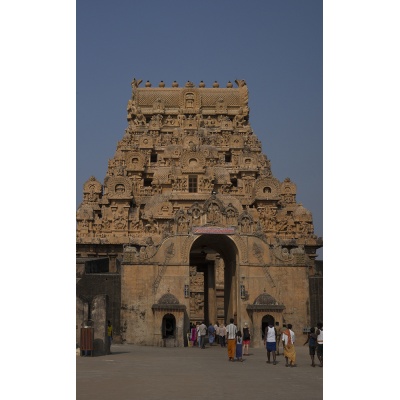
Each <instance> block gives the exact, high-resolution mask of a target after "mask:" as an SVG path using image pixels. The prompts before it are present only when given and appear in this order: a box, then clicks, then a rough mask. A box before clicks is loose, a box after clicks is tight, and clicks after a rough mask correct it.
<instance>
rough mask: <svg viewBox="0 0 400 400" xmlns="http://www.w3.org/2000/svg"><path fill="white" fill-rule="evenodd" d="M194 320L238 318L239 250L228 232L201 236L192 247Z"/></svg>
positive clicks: (191, 301) (190, 316)
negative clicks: (226, 233) (227, 234)
mask: <svg viewBox="0 0 400 400" xmlns="http://www.w3.org/2000/svg"><path fill="white" fill-rule="evenodd" d="M189 268H190V313H189V319H190V322H191V323H196V322H200V321H204V322H205V323H206V324H207V325H209V324H210V323H212V324H213V325H214V324H215V322H217V321H218V323H222V322H223V323H226V321H229V319H230V318H234V319H235V321H236V317H237V310H238V296H239V291H238V270H239V268H238V250H237V247H236V245H235V243H234V242H233V241H232V240H231V239H230V238H229V237H228V236H226V235H212V234H205V235H201V236H200V237H199V238H198V239H197V240H196V241H195V242H194V243H193V245H192V248H191V250H190V267H189Z"/></svg>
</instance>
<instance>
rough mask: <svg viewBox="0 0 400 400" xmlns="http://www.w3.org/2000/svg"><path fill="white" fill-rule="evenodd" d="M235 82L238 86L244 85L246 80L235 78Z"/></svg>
mask: <svg viewBox="0 0 400 400" xmlns="http://www.w3.org/2000/svg"><path fill="white" fill-rule="evenodd" d="M235 82H236V84H237V85H238V86H239V87H243V86H246V81H245V80H244V79H235Z"/></svg>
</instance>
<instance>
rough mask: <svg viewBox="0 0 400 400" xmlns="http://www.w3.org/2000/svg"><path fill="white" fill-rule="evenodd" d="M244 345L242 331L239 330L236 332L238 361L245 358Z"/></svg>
mask: <svg viewBox="0 0 400 400" xmlns="http://www.w3.org/2000/svg"><path fill="white" fill-rule="evenodd" d="M242 347H243V338H242V332H241V331H238V332H237V334H236V359H237V360H238V361H243V358H242Z"/></svg>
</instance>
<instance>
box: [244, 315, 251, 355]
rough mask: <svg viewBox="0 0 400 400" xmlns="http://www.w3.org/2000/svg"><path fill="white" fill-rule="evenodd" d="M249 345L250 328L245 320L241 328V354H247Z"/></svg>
mask: <svg viewBox="0 0 400 400" xmlns="http://www.w3.org/2000/svg"><path fill="white" fill-rule="evenodd" d="M249 346H250V329H249V324H248V323H247V322H245V323H244V328H243V355H244V356H248V355H249Z"/></svg>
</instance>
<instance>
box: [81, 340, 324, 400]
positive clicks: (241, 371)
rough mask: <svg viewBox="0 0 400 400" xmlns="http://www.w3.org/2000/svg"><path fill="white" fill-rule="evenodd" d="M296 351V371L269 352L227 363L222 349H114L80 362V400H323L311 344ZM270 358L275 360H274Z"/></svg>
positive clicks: (320, 375) (253, 353)
mask: <svg viewBox="0 0 400 400" xmlns="http://www.w3.org/2000/svg"><path fill="white" fill-rule="evenodd" d="M303 339H304V338H303V337H301V340H298V342H299V344H298V345H297V346H296V354H297V360H296V364H297V367H295V368H290V367H285V358H284V357H283V355H282V352H281V355H279V356H277V365H273V364H272V363H271V364H267V363H266V360H267V352H266V350H265V349H263V348H261V349H252V348H250V355H249V356H245V357H244V361H243V362H237V361H235V362H229V361H228V352H227V349H226V348H221V347H220V346H218V345H213V346H211V347H210V345H209V344H207V345H206V348H205V349H199V348H198V347H184V348H166V347H148V346H136V345H129V344H113V345H112V346H111V351H112V354H110V355H106V356H96V357H90V356H88V357H81V356H79V355H78V356H77V357H76V399H77V400H93V399H96V400H110V399H118V400H136V399H141V400H167V399H170V400H197V399H202V400H204V399H206V398H208V399H210V398H218V399H222V398H225V399H229V400H236V399H240V400H265V399H267V398H268V399H273V400H287V399H296V400H322V398H323V368H321V367H319V366H318V364H319V363H318V361H317V357H316V356H315V359H316V361H317V366H316V367H314V368H313V367H311V361H310V356H309V354H308V345H306V346H303V345H302V344H303V343H304V342H305V340H306V339H304V340H303ZM271 359H272V358H271Z"/></svg>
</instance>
